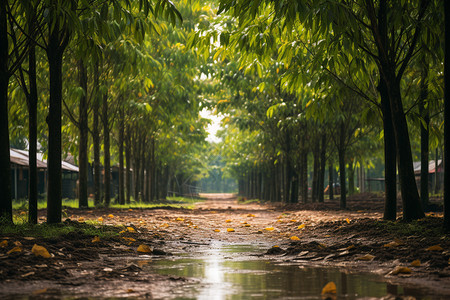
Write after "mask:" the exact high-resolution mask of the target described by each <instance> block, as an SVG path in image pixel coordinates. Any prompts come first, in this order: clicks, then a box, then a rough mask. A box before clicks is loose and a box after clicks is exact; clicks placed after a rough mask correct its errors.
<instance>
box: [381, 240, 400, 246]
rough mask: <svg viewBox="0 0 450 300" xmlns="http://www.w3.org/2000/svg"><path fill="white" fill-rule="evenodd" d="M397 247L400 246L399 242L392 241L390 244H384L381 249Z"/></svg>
mask: <svg viewBox="0 0 450 300" xmlns="http://www.w3.org/2000/svg"><path fill="white" fill-rule="evenodd" d="M399 245H400V243H399V242H397V241H392V242H390V243H387V244H384V245H383V247H385V248H393V247H397V246H399Z"/></svg>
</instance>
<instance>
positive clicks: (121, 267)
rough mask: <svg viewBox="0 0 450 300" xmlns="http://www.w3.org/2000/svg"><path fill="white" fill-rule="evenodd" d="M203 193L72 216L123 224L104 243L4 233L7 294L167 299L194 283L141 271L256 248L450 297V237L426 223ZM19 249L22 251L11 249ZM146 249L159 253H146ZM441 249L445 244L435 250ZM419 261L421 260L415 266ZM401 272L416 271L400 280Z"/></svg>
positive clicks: (359, 205)
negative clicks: (397, 227) (41, 250)
mask: <svg viewBox="0 0 450 300" xmlns="http://www.w3.org/2000/svg"><path fill="white" fill-rule="evenodd" d="M203 196H204V197H207V198H208V200H206V201H204V202H199V203H197V204H196V206H195V209H192V210H189V209H173V208H160V209H130V210H127V209H92V210H78V209H67V210H66V212H65V213H66V214H67V216H68V217H69V218H70V220H67V221H66V222H65V225H66V226H67V225H70V226H74V227H77V226H85V225H84V224H85V223H84V222H88V223H92V222H94V224H95V222H97V223H98V224H100V223H102V224H104V225H116V226H117V225H120V226H123V227H122V228H119V229H115V230H117V231H119V230H120V231H121V232H120V233H119V236H117V237H113V238H108V239H105V240H102V239H99V240H95V236H86V235H81V234H77V231H75V232H72V233H71V234H69V235H67V236H62V237H60V238H27V237H24V236H20V235H8V234H5V233H2V232H0V241H5V240H6V241H7V244H8V245H7V246H5V247H3V248H0V280H1V282H0V297H2V298H10V299H14V298H16V297H17V296H19V295H28V296H29V295H34V296H36V297H64V296H76V297H153V298H157V299H159V298H165V297H166V296H168V295H170V293H171V291H172V290H173V288H174V287H176V286H180V285H184V284H187V283H188V282H189V281H190V280H192V279H188V278H184V277H173V276H162V275H157V274H154V273H152V272H144V271H143V266H144V265H147V264H151V260H152V259H159V258H161V257H163V258H166V257H171V255H172V254H180V253H181V254H185V253H192V254H193V255H195V253H197V252H198V251H201V250H202V249H206V248H208V247H212V245H214V244H216V243H228V244H236V245H257V246H258V249H262V250H260V251H259V252H258V253H252V255H257V256H260V257H261V256H262V258H263V259H269V260H276V261H281V262H284V263H295V264H303V265H306V266H314V265H321V266H338V267H341V268H345V269H346V270H348V271H349V272H354V271H370V272H375V273H377V274H381V275H384V276H386V278H387V280H389V281H392V282H395V283H398V282H401V283H407V284H413V285H417V284H420V286H425V287H427V288H429V289H433V290H434V291H435V292H436V293H438V294H441V295H449V296H450V268H449V258H450V252H449V250H450V241H449V238H448V237H447V236H445V235H440V234H435V233H434V232H433V233H432V232H431V231H430V232H429V233H427V232H421V230H422V229H421V228H424V227H420V225H421V224H422V223H419V224H418V225H414V226H418V229H416V228H411V229H410V230H408V231H407V232H405V233H399V232H394V231H391V227H390V226H391V225H390V224H385V223H384V222H375V221H374V219H380V218H381V216H382V215H381V212H380V211H379V209H375V210H374V209H373V207H380V203H379V201H375V200H374V201H373V202H371V201H367V202H364V201H358V202H354V203H353V204H352V202H351V201H349V206H350V207H351V209H350V210H346V211H340V210H336V203H325V204H321V205H320V206H318V205H315V204H314V205H313V204H310V205H304V206H272V205H262V204H257V203H250V204H239V203H237V201H236V198H234V197H233V196H232V195H227V194H222V195H203ZM381 207H382V206H381ZM41 213H42V212H41ZM99 220H100V221H99ZM78 221H79V222H78ZM439 222H441V219H440V218H427V219H426V220H424V221H423V223H426V224H425V225H426V226H425V227H426V228H434V227H437V226H439V225H438V224H439ZM414 230H415V231H414ZM422 231H423V230H422ZM34 244H39V245H41V246H44V247H45V248H46V249H48V251H49V252H50V254H51V256H52V257H50V258H43V257H37V256H35V255H33V254H32V253H31V248H32V247H33V245H34ZM17 245H19V247H20V248H21V251H17V252H11V253H9V254H8V253H7V252H8V251H10V250H11V249H12V248H13V247H16V246H17ZM140 245H147V246H149V248H150V249H151V250H152V251H151V252H148V253H146V252H139V251H137V250H138V247H139V246H140ZM436 245H439V246H440V247H441V248H438V249H435V250H427V248H429V247H430V246H436ZM243 255H244V254H243ZM245 255H247V254H245ZM414 260H420V263H419V264H417V262H416V265H415V266H411V265H410V264H411V262H413V261H414ZM399 266H401V267H407V268H408V269H409V271H410V272H403V271H405V270H403V271H402V272H399V273H398V274H393V273H392V271H394V270H395V269H396V268H397V267H399ZM394 273H395V271H394Z"/></svg>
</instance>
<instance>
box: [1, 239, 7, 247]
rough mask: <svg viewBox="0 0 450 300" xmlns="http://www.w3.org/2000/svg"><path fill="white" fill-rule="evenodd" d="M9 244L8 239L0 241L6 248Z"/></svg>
mask: <svg viewBox="0 0 450 300" xmlns="http://www.w3.org/2000/svg"><path fill="white" fill-rule="evenodd" d="M7 246H8V241H7V240H3V241H2V242H1V243H0V248H5V247H7Z"/></svg>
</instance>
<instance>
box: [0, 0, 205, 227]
mask: <svg viewBox="0 0 450 300" xmlns="http://www.w3.org/2000/svg"><path fill="white" fill-rule="evenodd" d="M205 9H206V11H205ZM204 13H209V12H208V7H206V8H205V7H204V6H202V5H200V4H199V3H188V1H178V3H177V8H176V7H175V5H174V4H173V3H172V2H171V1H167V0H158V1H153V2H151V1H147V0H140V1H120V0H115V1H76V0H72V1H59V0H35V1H2V3H1V7H0V35H1V36H0V40H1V41H0V50H1V60H0V61H1V66H0V67H1V70H0V81H1V84H2V86H1V87H0V93H1V101H0V103H1V107H0V113H1V117H0V120H1V127H0V136H1V141H0V143H1V146H0V149H1V150H0V185H1V186H0V188H1V190H2V198H1V201H0V215H1V217H2V221H3V222H12V206H11V172H10V161H9V147H10V138H11V139H13V140H17V139H19V140H20V139H26V140H27V144H28V145H29V154H30V155H29V157H30V173H29V174H30V181H29V182H30V191H29V221H30V222H31V223H36V222H37V169H36V152H37V145H38V144H39V145H41V147H42V150H43V151H45V152H46V155H47V157H48V159H47V162H48V181H47V184H48V193H47V208H48V210H47V211H48V213H47V222H49V223H58V222H60V221H61V205H62V204H61V203H62V202H61V158H62V157H63V156H65V155H66V154H68V153H70V154H72V155H73V156H74V157H75V158H76V161H77V163H78V165H79V191H78V195H79V205H80V207H87V206H88V165H89V162H90V161H92V162H93V169H94V172H93V174H94V197H95V203H96V204H103V205H106V206H108V205H109V204H110V201H111V195H110V191H111V187H110V185H111V181H110V178H111V175H110V174H111V165H112V164H117V165H118V169H119V191H118V199H117V200H118V202H119V203H121V204H124V203H125V202H130V199H131V197H132V196H133V197H134V199H135V200H143V201H152V200H154V199H160V198H164V197H165V196H166V194H167V189H168V186H173V185H174V184H172V183H171V181H172V179H173V178H177V179H178V182H188V181H195V180H197V177H198V176H199V175H201V172H200V169H201V168H202V167H203V164H204V161H203V160H202V159H201V156H200V155H201V153H202V150H203V149H204V148H205V147H206V143H205V137H206V132H205V129H204V128H205V126H206V123H207V120H206V119H202V118H201V117H199V110H200V109H201V108H202V97H201V96H200V95H201V90H202V84H201V81H200V79H199V76H198V69H199V65H200V64H199V63H198V60H197V57H196V56H195V55H194V54H193V52H192V51H191V50H188V49H186V47H185V40H186V36H187V35H188V34H189V33H190V32H191V31H193V30H194V29H195V24H196V23H197V22H198V19H199V18H200V16H201V15H202V14H204ZM182 15H183V17H182ZM183 19H184V20H183ZM182 21H184V22H182ZM26 124H28V128H27V126H26ZM47 126H48V130H47ZM90 153H92V154H93V155H90ZM92 156H93V157H92ZM102 177H103V179H102ZM175 187H177V186H175Z"/></svg>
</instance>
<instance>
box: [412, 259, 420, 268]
mask: <svg viewBox="0 0 450 300" xmlns="http://www.w3.org/2000/svg"><path fill="white" fill-rule="evenodd" d="M411 266H412V267H420V260H419V259H416V260H414V261H413V262H412V263H411Z"/></svg>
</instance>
